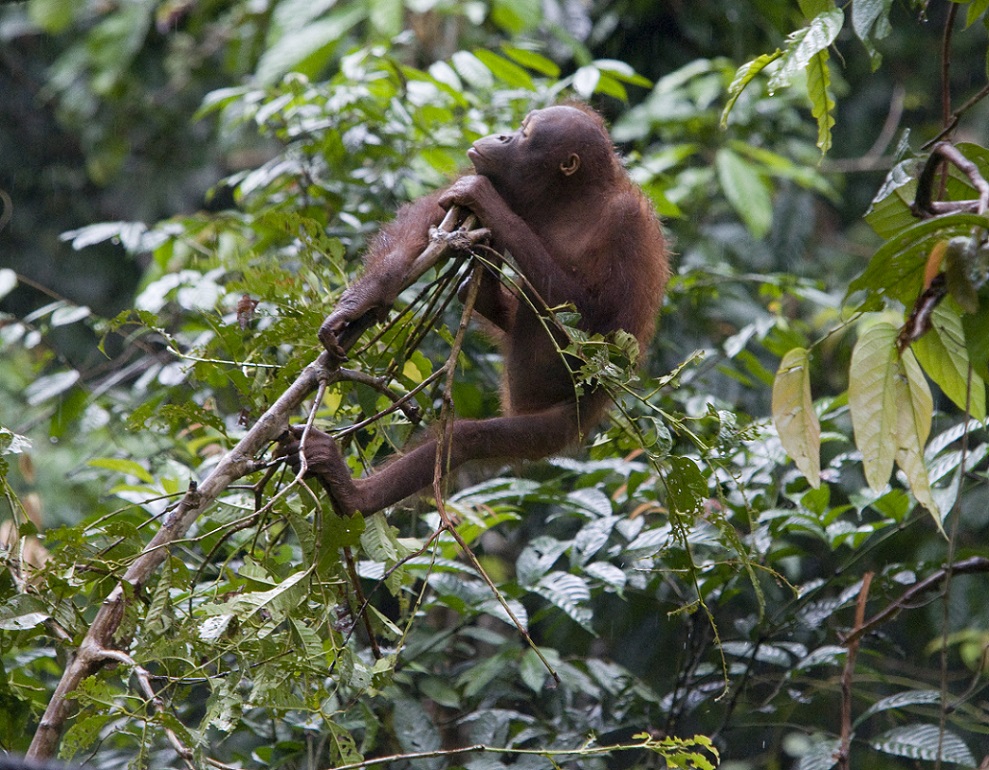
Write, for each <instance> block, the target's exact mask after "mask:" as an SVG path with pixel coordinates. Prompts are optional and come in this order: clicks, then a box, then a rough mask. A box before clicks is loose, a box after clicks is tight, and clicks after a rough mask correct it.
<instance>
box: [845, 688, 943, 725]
mask: <svg viewBox="0 0 989 770" xmlns="http://www.w3.org/2000/svg"><path fill="white" fill-rule="evenodd" d="M940 702H941V692H940V691H939V690H906V691H904V692H898V693H896V694H895V695H890V696H888V697H886V698H880V699H879V700H877V701H876V702H875V703H873V704H872V705H871V706H869V708H867V709H866V710H865V711H863V712H862V714H861V716H859V717H858V718H857V719H856V720H855V725H856V726H858V725H860V724H861V723H862V722H864V721H865V720H866V719H867V718H868V717H870V716H872V715H873V714H878V713H879V712H881V711H888V710H890V709H902V708H903V707H905V706H916V705H917V704H924V705H934V704H938V703H940Z"/></svg>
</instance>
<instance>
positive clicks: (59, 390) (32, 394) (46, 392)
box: [24, 369, 80, 406]
mask: <svg viewBox="0 0 989 770" xmlns="http://www.w3.org/2000/svg"><path fill="white" fill-rule="evenodd" d="M79 378H80V374H79V372H77V371H76V370H75V369H70V370H68V371H66V372H57V373H56V374H49V375H47V376H45V377H39V378H38V379H36V380H35V381H34V382H32V383H31V384H30V385H28V386H27V387H26V388H24V398H25V399H26V400H27V402H28V403H29V404H30V405H31V406H37V405H38V404H40V403H43V402H44V401H48V400H49V399H52V398H56V397H57V396H60V395H62V394H63V393H65V391H67V390H68V389H69V388H71V387H72V386H73V385H75V384H76V383H77V382H79Z"/></svg>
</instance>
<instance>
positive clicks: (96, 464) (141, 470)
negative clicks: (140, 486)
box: [88, 457, 155, 484]
mask: <svg viewBox="0 0 989 770" xmlns="http://www.w3.org/2000/svg"><path fill="white" fill-rule="evenodd" d="M88 465H90V466H92V467H93V468H105V469H106V470H109V471H114V472H115V473H119V474H121V475H123V476H134V477H136V478H138V479H140V480H141V481H143V482H144V483H145V484H153V483H154V480H155V479H154V476H152V475H151V474H150V473H149V472H148V470H147V468H145V467H144V466H143V465H141V464H140V463H136V462H134V461H133V460H124V459H121V458H116V457H97V458H96V459H95V460H90V461H89V463H88Z"/></svg>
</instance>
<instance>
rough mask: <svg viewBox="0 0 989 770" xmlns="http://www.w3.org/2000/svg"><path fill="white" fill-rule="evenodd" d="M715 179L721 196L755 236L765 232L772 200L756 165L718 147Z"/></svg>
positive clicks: (769, 220) (771, 216)
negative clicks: (719, 185) (722, 193)
mask: <svg viewBox="0 0 989 770" xmlns="http://www.w3.org/2000/svg"><path fill="white" fill-rule="evenodd" d="M715 167H716V168H717V171H718V181H719V182H720V183H721V188H722V189H723V190H724V191H725V197H726V198H728V202H729V203H730V204H731V206H732V208H733V209H735V212H736V213H737V214H738V216H739V217H740V218H741V220H742V221H743V222H744V223H745V226H746V227H747V228H748V229H749V232H751V233H752V235H753V236H754V237H756V238H761V237H763V236H764V235H765V234H766V233H768V232H769V227H770V225H771V224H772V222H773V202H772V199H771V198H770V195H769V185H768V184H767V183H766V180H765V179H764V178H763V176H762V174H761V173H760V171H759V170H758V169H757V168H756V166H755V165H754V164H752V163H750V162H749V161H747V160H746V159H745V158H743V157H741V156H740V155H738V154H736V153H734V152H732V151H731V150H729V149H727V148H725V147H722V148H721V149H720V150H718V154H717V156H716V157H715Z"/></svg>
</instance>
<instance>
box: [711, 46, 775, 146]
mask: <svg viewBox="0 0 989 770" xmlns="http://www.w3.org/2000/svg"><path fill="white" fill-rule="evenodd" d="M782 55H783V52H782V51H781V50H779V49H778V48H777V49H776V50H775V51H774V52H773V53H764V54H763V55H762V56H760V57H758V58H756V59H753V60H752V61H750V62H746V63H745V64H743V65H742V66H741V67H739V68H738V71H737V72H736V73H735V77H734V79H733V80H732V81H731V85H730V86H728V101H727V102H725V108H724V110H722V111H721V127H722V128H727V127H728V113H729V112H731V108H732V107H734V106H735V102H737V101H738V97H739V96H741V95H742V91H744V90H745V87H746V86H747V85H748V84H749V83H751V82H752V80H753V79H754V78H755V76H756V75H758V74H759V73H760V72H762V71H763V70H764V69H766V67H768V66H769V65H770V64H772V63H773V62H774V61H776V60H777V59H778V58H780V57H781V56H782Z"/></svg>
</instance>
